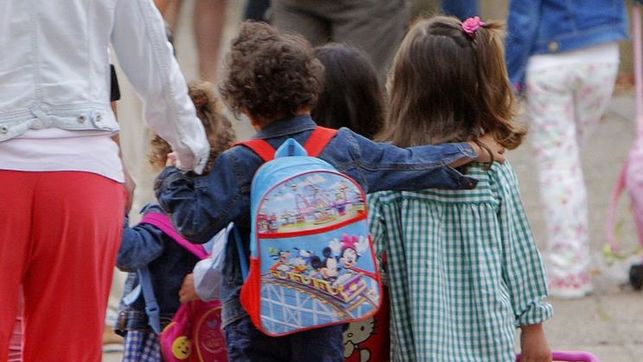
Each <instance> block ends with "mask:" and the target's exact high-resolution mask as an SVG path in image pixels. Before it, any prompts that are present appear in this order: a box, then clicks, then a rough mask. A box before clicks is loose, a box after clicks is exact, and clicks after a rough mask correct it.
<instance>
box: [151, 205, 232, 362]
mask: <svg viewBox="0 0 643 362" xmlns="http://www.w3.org/2000/svg"><path fill="white" fill-rule="evenodd" d="M141 222H143V223H147V224H152V225H154V226H156V227H158V228H159V229H161V231H163V232H164V233H165V234H167V235H168V236H170V237H171V238H172V239H174V241H176V243H177V244H179V245H181V246H182V247H183V248H185V249H186V250H188V251H189V252H191V253H192V254H194V255H196V256H197V257H199V258H200V259H205V258H207V257H208V253H207V252H206V251H205V249H204V248H203V246H202V245H196V244H192V243H190V242H189V241H187V240H185V238H183V237H182V236H181V235H180V234H179V233H178V232H177V231H176V229H175V228H174V226H173V225H172V223H171V221H170V219H169V217H168V216H167V215H165V214H161V213H154V212H150V213H147V214H145V216H144V217H143V220H142V221H141ZM159 339H160V341H161V353H162V354H163V360H164V361H166V362H215V361H216V362H224V361H227V360H228V355H227V351H226V344H225V335H224V333H223V329H222V328H221V302H220V301H218V300H215V301H210V302H204V301H201V300H195V301H192V302H188V303H183V304H181V306H180V307H179V310H177V311H176V314H174V317H173V318H172V322H170V324H168V325H167V327H165V328H164V329H163V331H162V332H161V334H160V336H159Z"/></svg>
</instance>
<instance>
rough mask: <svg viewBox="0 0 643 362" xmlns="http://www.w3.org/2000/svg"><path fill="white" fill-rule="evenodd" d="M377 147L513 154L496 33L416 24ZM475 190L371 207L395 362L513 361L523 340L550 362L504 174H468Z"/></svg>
mask: <svg viewBox="0 0 643 362" xmlns="http://www.w3.org/2000/svg"><path fill="white" fill-rule="evenodd" d="M390 91H391V94H390V99H391V102H390V108H389V110H390V113H389V116H388V119H387V125H386V130H385V131H384V132H383V134H382V137H381V138H382V139H385V140H389V141H391V142H392V143H393V144H395V145H398V146H401V147H411V146H417V145H422V144H440V143H444V142H463V141H475V140H477V139H478V138H479V137H480V135H481V133H483V132H484V133H487V134H492V135H494V137H495V138H496V139H497V140H498V142H499V143H500V144H502V145H503V146H505V147H506V148H509V149H513V148H515V147H517V146H518V145H519V144H520V142H521V140H522V137H523V135H524V134H525V132H524V130H523V129H521V128H520V127H518V126H516V125H514V124H513V123H512V122H511V120H512V118H513V116H514V99H513V94H512V89H511V86H510V84H509V81H508V78H507V71H506V68H505V65H504V61H503V45H502V33H501V31H500V25H499V24H497V23H486V24H485V23H483V22H481V21H479V19H478V18H477V17H476V18H469V19H467V20H466V21H464V22H460V21H459V20H457V19H456V18H452V17H436V18H433V19H431V20H420V21H419V22H417V23H416V24H415V25H414V26H413V27H412V29H411V30H410V31H409V33H408V34H407V36H406V37H405V39H404V41H403V42H402V45H401V46H400V49H399V50H398V53H397V55H396V57H395V60H394V65H393V68H392V78H391V80H390ZM463 172H464V173H466V174H467V175H469V176H471V177H475V178H477V179H478V185H477V187H476V188H475V189H472V190H456V191H451V190H437V189H427V190H424V191H403V192H395V191H386V192H381V193H376V194H374V195H371V197H370V198H369V204H370V210H369V211H370V214H369V218H370V222H371V232H372V234H373V238H374V240H375V244H376V246H377V248H378V250H381V249H383V250H385V251H386V253H387V258H388V259H387V262H388V264H387V265H388V279H389V288H390V289H389V290H390V292H391V294H390V296H391V315H392V320H391V334H392V335H391V340H392V342H391V343H392V345H391V350H392V359H393V360H394V361H477V362H479V361H494V362H495V361H513V360H515V355H514V330H515V327H516V326H519V327H520V328H521V329H522V336H521V337H522V338H521V342H522V352H523V354H524V357H523V358H524V359H525V360H527V361H551V354H550V351H549V347H548V345H547V341H546V339H545V336H544V333H543V329H542V325H541V323H542V322H543V321H545V320H546V319H548V318H550V317H551V314H552V308H551V306H550V305H549V304H547V303H545V302H543V299H544V298H545V297H546V296H547V287H546V282H545V275H544V270H543V267H542V261H541V258H540V255H539V253H538V250H537V249H536V245H535V243H534V241H533V237H532V234H531V230H530V229H529V224H528V222H527V219H526V216H525V213H524V210H523V207H522V203H521V200H520V194H519V190H518V180H517V178H516V175H515V173H514V171H513V169H512V168H511V166H510V165H509V164H508V163H505V164H502V165H501V164H495V163H494V164H490V165H483V164H478V163H475V164H470V165H467V167H466V168H464V169H463Z"/></svg>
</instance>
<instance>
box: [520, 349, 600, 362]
mask: <svg viewBox="0 0 643 362" xmlns="http://www.w3.org/2000/svg"><path fill="white" fill-rule="evenodd" d="M551 357H552V361H554V362H599V361H598V358H596V356H594V355H593V354H591V353H588V352H582V351H556V352H552V354H551ZM520 358H521V356H520V354H519V355H517V356H516V362H520Z"/></svg>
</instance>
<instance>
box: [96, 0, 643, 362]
mask: <svg viewBox="0 0 643 362" xmlns="http://www.w3.org/2000/svg"><path fill="white" fill-rule="evenodd" d="M186 5H188V4H186ZM233 11H238V9H233ZM188 16H189V14H184V16H183V19H186V18H187V17H188ZM229 18H232V19H234V18H236V16H235V14H230V16H229ZM183 23H184V24H182V25H181V27H180V29H179V34H178V36H177V38H178V40H177V41H178V45H177V48H178V54H179V55H178V56H179V60H180V62H181V64H182V67H183V68H184V71H185V73H186V76H187V78H188V79H194V78H195V75H194V74H195V63H194V56H193V52H194V45H193V42H192V39H191V37H190V36H189V31H190V28H189V25H188V24H187V21H183ZM227 32H228V35H229V34H231V33H233V32H234V27H229V29H228V31H227ZM123 83H126V82H125V81H123ZM132 94H133V93H132V92H131V89H130V88H129V87H128V85H127V84H124V92H123V97H124V100H123V101H122V102H121V105H120V112H119V116H120V118H121V121H122V122H123V123H124V131H123V139H124V143H125V150H124V154H125V156H126V157H127V160H126V161H127V163H128V165H129V166H130V169H132V170H133V171H134V174H135V177H136V178H137V181H138V186H139V187H138V190H137V200H136V204H137V205H139V206H140V205H142V204H144V203H145V202H146V201H147V200H150V199H151V194H150V193H149V187H150V185H151V179H152V175H151V173H150V172H149V170H147V169H146V168H145V167H144V166H141V165H144V164H145V161H144V157H145V151H144V150H145V142H143V140H144V139H145V130H144V129H143V128H141V127H139V126H137V124H138V123H139V118H140V116H139V114H140V105H138V103H137V102H136V101H135V100H134V96H133V95H132ZM633 116H634V104H633V97H632V94H631V93H627V92H626V93H621V94H618V95H616V96H614V98H613V100H612V103H611V105H610V108H609V111H608V112H607V114H606V115H605V117H604V120H603V121H602V122H601V123H600V124H599V125H598V127H597V129H596V131H595V132H594V134H593V136H592V137H591V138H590V140H589V142H588V144H587V145H586V148H585V150H584V153H583V167H584V169H585V172H586V182H587V184H588V190H589V192H588V194H589V203H590V224H591V227H590V230H591V235H592V236H591V243H592V251H593V254H594V259H595V262H594V266H595V271H594V274H595V287H596V291H595V293H594V294H593V295H592V296H590V297H588V298H585V299H583V300H578V301H561V300H555V299H554V300H551V302H552V304H553V305H554V308H555V316H554V318H553V319H552V320H551V321H549V322H548V323H547V324H546V329H547V334H548V337H549V340H550V342H551V345H552V347H553V348H555V349H582V350H587V351H591V352H593V353H594V354H596V355H597V356H598V357H600V359H601V361H605V362H635V361H643V303H642V302H643V293H641V292H634V291H631V290H630V289H629V288H627V287H623V286H622V285H621V284H622V283H623V282H624V278H625V275H626V274H625V273H626V269H627V268H626V266H622V265H620V266H619V265H617V266H611V267H610V266H608V265H606V264H605V262H604V258H603V257H602V255H601V249H602V246H603V244H604V241H605V240H604V237H603V234H604V231H603V230H604V219H605V215H606V208H607V202H608V199H609V195H610V192H611V188H612V186H613V184H614V182H615V180H616V177H617V175H618V172H619V170H620V166H621V164H622V161H623V159H624V157H625V155H626V153H627V150H628V147H629V145H630V144H631V141H632V139H633V135H634V121H633ZM236 126H237V128H238V133H239V135H240V136H241V137H247V136H248V135H249V127H248V125H247V123H243V122H239V123H237V125H236ZM528 143H529V142H527V143H526V144H525V145H524V146H522V147H520V148H519V149H518V150H516V151H513V152H511V153H510V154H509V159H510V161H511V162H512V164H513V165H514V166H515V168H516V169H517V171H518V174H519V177H520V180H521V191H522V195H523V199H524V202H525V206H526V208H527V213H528V215H529V218H530V221H531V224H532V227H533V229H534V233H535V235H536V239H537V240H538V242H539V244H542V241H543V240H544V221H543V218H542V215H541V212H540V200H539V195H538V187H537V182H536V168H535V161H534V159H533V157H532V154H531V148H530V145H529V144H528ZM624 204H625V203H624ZM135 207H136V206H135ZM628 212H629V211H628V210H627V208H626V207H625V206H623V207H622V212H621V215H620V219H621V220H622V229H621V235H622V239H623V242H624V243H625V244H626V245H629V246H631V247H634V246H636V240H635V236H634V232H633V225H632V221H631V217H630V215H629V214H628ZM619 268H620V270H619ZM119 360H120V354H118V353H107V354H105V358H104V361H109V362H111V361H119Z"/></svg>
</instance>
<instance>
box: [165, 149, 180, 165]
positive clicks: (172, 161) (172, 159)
mask: <svg viewBox="0 0 643 362" xmlns="http://www.w3.org/2000/svg"><path fill="white" fill-rule="evenodd" d="M165 166H166V167H167V166H174V167H178V168H181V167H180V165H179V160H178V158H177V157H176V153H175V152H170V153H168V154H167V160H166V161H165Z"/></svg>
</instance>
